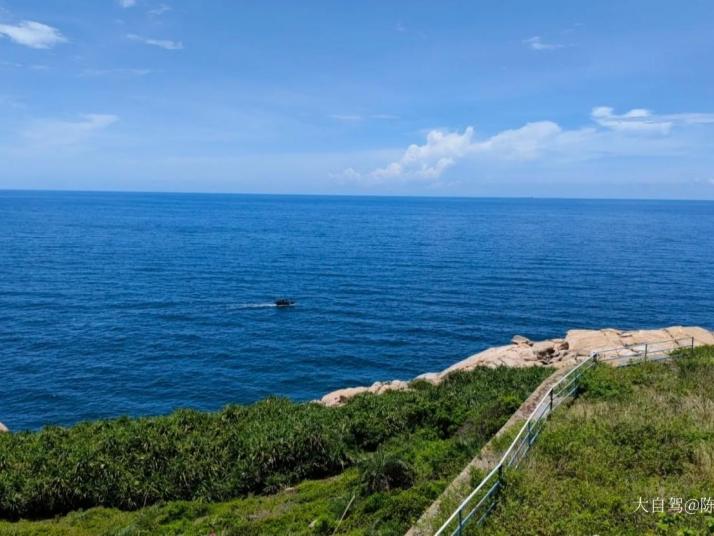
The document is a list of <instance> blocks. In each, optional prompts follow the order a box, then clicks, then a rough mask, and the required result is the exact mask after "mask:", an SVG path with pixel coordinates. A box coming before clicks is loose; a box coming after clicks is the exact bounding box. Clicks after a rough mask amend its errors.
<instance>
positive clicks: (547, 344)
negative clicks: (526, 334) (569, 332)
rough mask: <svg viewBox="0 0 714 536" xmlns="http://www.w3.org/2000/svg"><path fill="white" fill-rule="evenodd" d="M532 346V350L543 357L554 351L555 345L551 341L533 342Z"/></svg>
mask: <svg viewBox="0 0 714 536" xmlns="http://www.w3.org/2000/svg"><path fill="white" fill-rule="evenodd" d="M532 348H533V352H534V353H535V354H536V355H537V356H538V357H545V356H547V355H551V354H554V353H555V345H554V344H553V341H540V342H534V343H533V346H532Z"/></svg>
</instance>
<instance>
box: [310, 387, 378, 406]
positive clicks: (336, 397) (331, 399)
mask: <svg viewBox="0 0 714 536" xmlns="http://www.w3.org/2000/svg"><path fill="white" fill-rule="evenodd" d="M368 391H369V389H368V388H367V387H347V388H345V389H338V390H337V391H332V392H331V393H327V394H326V395H325V396H323V397H322V398H321V399H320V402H321V403H322V404H325V405H326V406H339V405H340V404H344V403H345V402H346V401H347V400H349V399H350V398H352V397H354V396H357V395H361V394H362V393H366V392H368Z"/></svg>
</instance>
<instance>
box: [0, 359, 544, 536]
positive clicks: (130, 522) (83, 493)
mask: <svg viewBox="0 0 714 536" xmlns="http://www.w3.org/2000/svg"><path fill="white" fill-rule="evenodd" d="M550 372H551V371H550V370H548V369H540V368H534V369H520V370H518V369H507V368H500V369H495V370H494V369H477V370H475V371H473V372H470V373H459V374H455V375H452V376H450V377H449V379H448V380H447V381H445V382H444V383H442V384H441V385H439V386H432V385H430V384H427V383H425V382H419V383H417V384H415V385H414V386H413V387H414V388H413V389H412V390H409V391H404V392H391V393H387V394H384V395H381V396H373V395H365V396H360V397H357V398H355V399H353V400H352V401H350V402H349V403H347V404H346V405H344V406H343V407H339V408H326V407H323V406H320V405H317V404H294V403H291V402H289V401H287V400H282V399H270V400H266V401H263V402H260V403H258V404H254V405H252V406H243V407H241V406H231V407H227V408H226V409H224V410H223V411H221V412H217V413H200V412H193V411H180V412H176V413H174V414H172V415H170V416H166V417H156V418H145V419H118V420H111V421H99V422H92V423H83V424H80V425H77V426H74V427H71V428H67V429H61V428H47V429H44V430H42V431H40V432H30V433H15V434H7V435H3V436H0V515H1V516H2V517H3V518H5V519H6V520H7V521H6V522H0V533H1V534H72V535H75V534H76V535H80V534H81V535H84V534H122V535H129V534H203V535H206V534H208V533H209V532H211V531H212V530H215V531H216V533H217V534H225V535H229V534H251V535H253V534H283V533H291V534H331V533H332V532H333V530H334V528H335V527H336V526H337V523H338V522H339V520H340V518H341V517H342V514H343V513H344V512H345V510H347V513H346V515H345V516H344V520H343V521H342V523H341V525H340V533H344V534H373V533H376V534H399V533H401V532H403V531H404V530H406V528H408V527H409V525H410V524H411V523H412V522H413V521H414V520H415V519H416V518H417V517H418V516H419V514H420V513H421V512H422V511H423V510H424V508H426V506H428V505H429V504H430V503H431V502H432V501H433V499H434V498H436V496H437V495H438V494H439V493H440V492H441V491H442V490H443V488H444V487H445V486H446V484H447V483H448V481H449V480H450V479H451V478H452V477H453V476H454V475H455V474H457V473H458V472H459V471H460V470H461V468H462V467H463V466H464V465H465V464H466V463H467V462H468V460H469V459H470V458H471V457H472V456H473V454H474V453H475V452H476V451H477V450H478V449H479V448H480V447H481V446H482V445H483V444H484V443H485V442H486V441H487V440H488V439H489V437H490V436H491V435H492V434H493V433H495V432H496V431H497V430H498V428H500V426H501V425H502V424H503V423H504V422H505V421H506V420H507V419H508V417H509V416H510V415H511V414H512V413H513V411H515V409H516V408H517V407H518V406H519V405H520V403H521V402H522V401H523V400H524V399H525V398H526V397H527V396H528V395H529V394H530V392H531V391H532V390H533V389H534V388H535V387H536V386H537V385H538V384H539V383H540V382H541V381H542V380H543V379H544V378H545V377H546V376H547V375H548V374H550ZM152 505H153V506H152ZM348 505H349V509H348V508H347V506H348ZM68 512H71V513H69V514H68V515H64V514H67V513H68ZM51 516H60V517H56V518H55V519H53V520H49V521H48V520H42V518H48V517H51ZM18 518H32V519H35V521H19V522H17V521H15V520H16V519H18Z"/></svg>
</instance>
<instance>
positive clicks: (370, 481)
mask: <svg viewBox="0 0 714 536" xmlns="http://www.w3.org/2000/svg"><path fill="white" fill-rule="evenodd" d="M359 471H360V487H361V489H362V492H363V493H364V494H366V495H369V494H372V493H377V492H382V491H390V490H393V489H397V488H409V487H411V485H412V484H413V483H414V478H415V475H414V469H413V468H412V466H411V465H409V464H408V463H407V462H405V461H404V460H400V459H399V458H396V457H394V456H391V455H386V454H385V453H384V451H383V450H382V449H379V450H378V451H377V452H375V453H374V454H371V455H368V456H367V457H365V458H364V459H363V460H362V461H361V462H360V464H359Z"/></svg>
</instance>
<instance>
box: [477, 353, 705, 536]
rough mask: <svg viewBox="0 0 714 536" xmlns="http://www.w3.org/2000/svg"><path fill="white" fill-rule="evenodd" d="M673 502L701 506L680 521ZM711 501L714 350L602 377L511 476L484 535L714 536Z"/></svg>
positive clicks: (594, 376)
mask: <svg viewBox="0 0 714 536" xmlns="http://www.w3.org/2000/svg"><path fill="white" fill-rule="evenodd" d="M670 498H681V499H683V506H684V504H686V502H687V501H688V500H694V501H697V503H698V504H699V505H700V506H699V507H698V509H697V512H696V513H691V514H687V513H684V512H682V513H677V512H676V504H675V508H674V509H673V510H672V509H671V508H670V506H671V504H670ZM702 498H712V499H713V500H714V347H705V348H699V349H697V350H696V351H695V353H694V355H691V354H689V353H688V352H685V353H683V354H682V355H681V356H680V357H679V358H678V359H677V360H676V361H675V362H673V363H667V364H665V363H658V364H655V363H648V364H640V365H636V366H632V367H627V368H620V369H613V368H611V367H608V366H605V365H599V366H597V367H595V368H594V369H592V370H591V371H590V372H589V373H588V375H587V376H586V379H585V389H584V393H583V395H582V396H581V397H580V398H579V399H578V400H577V401H576V402H575V403H573V404H572V405H571V406H570V407H568V408H562V409H561V410H559V411H557V412H556V413H555V414H554V416H553V418H552V419H551V420H550V421H549V422H548V424H547V425H546V426H545V428H544V430H543V433H542V434H541V436H540V438H539V439H538V442H537V444H536V445H535V448H534V450H533V451H532V452H531V453H530V454H529V456H528V457H527V459H526V461H525V462H524V464H523V465H522V466H521V468H519V469H518V470H516V471H513V472H509V473H508V474H507V484H506V487H505V488H504V490H503V494H502V496H501V499H502V500H501V502H500V505H499V506H498V507H497V509H496V510H495V511H494V513H493V514H492V516H491V517H490V518H489V520H488V522H487V523H486V527H485V529H486V530H485V531H483V532H479V534H481V533H485V534H492V535H504V536H505V535H512V534H523V535H529V534H533V535H536V534H538V535H548V534H559V535H560V534H563V535H566V534H567V535H571V534H572V535H577V534H601V535H605V534H608V535H609V534H615V535H628V534H631V535H642V534H645V535H646V534H651V535H670V534H671V535H689V534H710V533H714V513H712V511H711V510H708V511H706V510H707V508H706V507H705V508H704V510H705V511H704V512H702V508H701V499H702ZM640 499H642V503H643V504H644V507H645V508H646V509H647V510H648V513H645V512H643V511H642V507H640V504H639V503H640ZM660 499H663V501H662V502H660ZM690 505H691V506H693V505H694V503H690ZM660 508H661V509H662V510H663V511H662V512H658V511H655V512H654V513H653V512H652V511H653V510H659V509H660Z"/></svg>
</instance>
